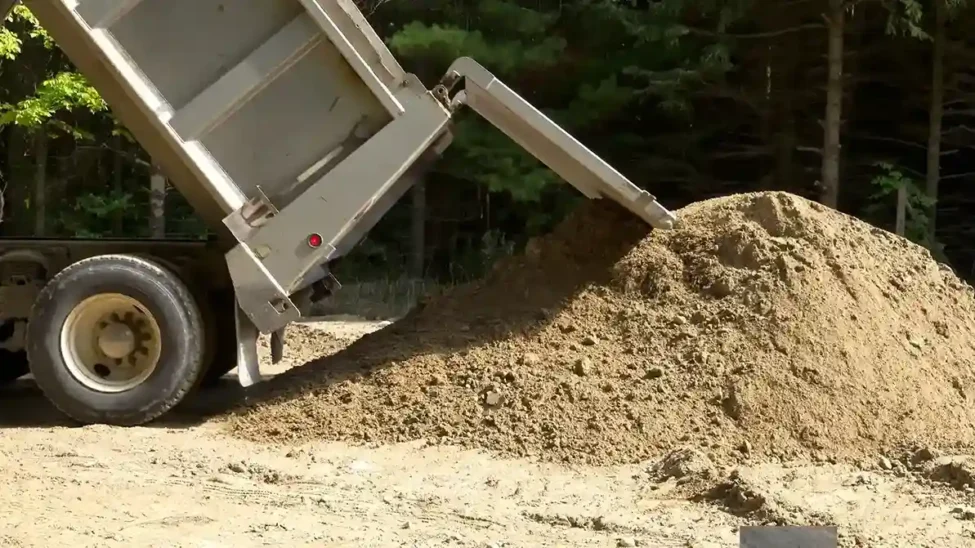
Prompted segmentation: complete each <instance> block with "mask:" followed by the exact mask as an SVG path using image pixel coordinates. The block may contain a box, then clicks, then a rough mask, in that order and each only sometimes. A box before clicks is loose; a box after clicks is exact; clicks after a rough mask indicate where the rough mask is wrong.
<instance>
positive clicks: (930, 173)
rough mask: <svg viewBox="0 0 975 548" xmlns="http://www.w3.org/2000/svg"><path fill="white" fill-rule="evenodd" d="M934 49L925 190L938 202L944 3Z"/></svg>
mask: <svg viewBox="0 0 975 548" xmlns="http://www.w3.org/2000/svg"><path fill="white" fill-rule="evenodd" d="M934 5H935V8H934V11H935V27H934V49H933V52H932V55H931V108H930V110H929V112H928V166H927V173H926V175H927V177H926V178H927V181H926V183H927V184H926V185H925V187H926V190H927V194H928V197H929V198H931V200H935V201H936V200H937V199H938V183H939V182H940V180H941V119H942V116H943V115H944V95H945V86H944V84H945V82H944V56H945V12H946V11H947V9H946V6H945V1H944V0H936V1H935V3H934ZM937 212H938V206H937V203H934V204H932V205H931V208H930V209H929V210H928V238H927V240H928V245H929V246H930V245H933V244H934V241H935V239H934V231H935V220H936V219H935V218H936V217H937Z"/></svg>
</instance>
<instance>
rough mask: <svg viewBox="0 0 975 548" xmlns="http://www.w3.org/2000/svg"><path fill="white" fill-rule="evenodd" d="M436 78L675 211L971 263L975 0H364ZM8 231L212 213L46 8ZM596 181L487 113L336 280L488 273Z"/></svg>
mask: <svg viewBox="0 0 975 548" xmlns="http://www.w3.org/2000/svg"><path fill="white" fill-rule="evenodd" d="M360 7H361V9H362V10H363V12H364V13H366V14H367V16H368V18H369V20H370V21H371V22H372V24H373V25H374V26H375V27H376V29H377V30H378V31H379V33H380V35H382V36H383V38H384V39H385V40H386V41H387V43H388V45H389V47H390V49H391V50H392V51H393V53H394V54H395V55H396V56H397V57H398V58H399V60H400V61H401V63H402V64H403V65H404V67H405V68H406V69H407V70H409V71H412V72H414V73H416V74H417V75H418V76H419V77H420V78H421V79H422V80H423V81H424V82H425V83H427V84H428V85H432V84H433V83H436V81H437V80H439V78H440V77H441V75H442V74H443V73H444V71H445V70H446V68H447V66H448V65H449V63H450V62H451V61H453V60H454V59H455V58H456V57H458V56H461V55H470V56H472V57H474V58H475V59H477V60H478V61H480V62H481V63H482V64H484V65H486V66H487V67H488V68H489V69H491V70H492V71H494V72H495V73H496V74H497V75H498V76H499V77H500V78H501V79H503V80H504V81H505V82H506V83H507V84H508V85H510V86H511V87H512V88H514V89H515V90H516V91H518V92H519V93H521V94H523V95H524V96H525V97H526V98H527V99H528V100H529V101H531V102H532V103H533V104H534V105H535V106H537V107H539V108H540V109H542V110H544V111H545V112H546V113H548V114H549V115H550V116H552V117H553V118H554V119H555V120H557V121H558V122H559V123H561V124H563V125H564V127H566V129H568V130H569V131H570V132H571V133H572V134H574V135H575V136H576V137H577V138H579V139H580V140H581V141H582V142H583V143H585V144H586V145H587V146H589V147H591V148H592V149H594V150H595V151H596V152H597V153H598V154H600V155H602V156H603V157H604V158H605V159H606V160H607V161H608V162H610V163H611V164H612V165H613V166H614V167H616V168H617V169H619V170H620V171H621V172H623V173H624V174H625V175H626V176H628V177H629V178H630V179H631V180H633V181H634V182H636V183H637V184H639V185H641V186H643V187H645V188H647V189H648V190H649V191H650V192H651V193H653V194H655V195H656V196H657V197H658V199H660V200H661V201H662V202H663V203H664V204H665V205H666V206H667V207H669V208H672V209H676V208H679V207H681V206H683V205H685V204H688V203H690V202H694V201H698V200H702V199H706V198H710V197H714V196H720V195H726V194H730V193H737V192H746V191H753V190H769V189H779V190H786V191H789V192H793V193H796V194H800V195H802V196H806V197H808V198H811V199H815V200H819V201H821V202H823V203H824V204H827V205H829V206H832V207H836V208H838V209H840V210H841V211H843V212H846V213H849V214H851V215H855V216H858V217H860V218H862V219H864V220H866V221H868V222H870V223H873V224H875V225H878V226H881V227H884V228H887V229H890V230H893V229H894V223H895V217H896V215H897V209H898V208H897V195H898V192H900V193H902V196H906V198H907V199H906V210H905V211H906V223H905V235H906V236H907V237H909V238H911V239H912V240H914V241H916V242H918V243H920V244H922V245H925V246H927V247H929V248H930V249H931V250H932V253H933V254H934V255H935V256H936V257H938V258H940V259H941V260H944V261H946V262H948V263H949V264H950V265H951V266H953V267H954V268H955V269H956V270H957V271H958V272H959V274H960V275H962V276H965V277H968V278H970V279H971V278H972V277H973V276H975V241H973V233H975V221H973V215H972V203H973V201H975V191H973V184H975V146H973V145H975V68H973V67H972V65H973V61H975V32H972V33H969V32H968V31H969V30H973V31H975V6H969V5H968V4H967V3H966V1H964V0H659V1H648V0H633V1H628V2H620V1H602V0H588V1H580V0H563V1H542V0H538V1H514V0H454V1H451V0H409V1H408V0H385V1H383V0H360ZM0 131H2V134H0V174H2V180H0V185H2V189H3V197H4V202H5V204H4V209H3V212H4V218H3V223H2V225H0V235H3V236H6V237H15V236H48V237H105V236H126V237H160V236H167V237H202V236H203V234H204V231H205V227H203V225H202V224H201V223H200V222H199V221H198V220H197V219H196V218H195V217H194V215H193V213H192V211H191V210H190V208H189V207H188V206H187V205H186V203H185V202H184V201H183V200H182V198H181V197H180V196H179V194H178V193H177V192H176V191H175V190H174V189H172V188H171V187H170V186H169V185H168V184H167V181H166V180H165V177H163V176H162V175H161V174H160V173H158V172H157V171H156V170H155V169H154V168H153V164H152V161H151V159H150V158H148V157H147V156H146V154H145V152H144V151H142V150H141V148H140V147H139V145H138V144H137V143H136V142H135V141H134V140H133V139H132V138H131V136H130V135H129V134H128V133H127V132H126V131H125V129H124V128H122V127H119V126H118V125H117V124H116V123H115V121H114V119H113V117H112V115H111V112H110V111H109V110H108V109H107V107H106V106H105V104H104V103H103V102H102V100H101V98H100V97H99V96H98V94H97V92H95V91H94V90H93V89H92V88H91V87H90V86H88V84H87V83H86V81H85V79H84V78H83V77H82V76H81V75H79V74H77V73H76V72H75V71H74V69H73V67H72V66H71V65H70V63H68V62H67V60H66V58H65V57H64V55H63V54H61V52H60V51H59V50H58V49H57V46H56V45H55V44H54V43H53V42H51V40H50V38H49V37H47V35H46V34H45V33H44V32H43V29H42V28H41V27H40V26H39V25H38V24H37V21H36V20H34V18H33V17H32V15H31V14H30V12H29V11H28V10H27V9H25V8H23V7H18V8H16V10H15V12H14V13H12V14H11V16H10V17H9V19H8V21H7V25H6V27H5V29H4V31H3V32H2V34H0ZM579 199H581V198H580V195H579V194H578V193H577V192H576V191H575V190H574V189H573V188H572V187H569V186H568V185H566V184H564V183H562V182H561V181H559V180H558V178H557V177H555V176H554V175H553V174H552V173H551V172H549V171H548V170H547V169H546V168H545V167H544V166H542V165H541V164H539V163H538V162H537V161H535V160H534V159H532V158H531V157H530V156H528V155H527V154H526V153H524V152H523V151H521V150H520V149H519V148H518V147H517V146H516V145H515V144H514V143H512V142H510V141H509V140H508V139H507V138H506V137H505V136H504V135H502V134H501V133H500V132H498V131H496V130H494V129H493V128H491V127H489V126H488V125H487V124H486V123H484V122H483V121H481V120H479V119H477V118H476V117H475V116H473V115H463V116H461V117H460V118H459V120H458V129H457V132H456V139H455V142H454V144H453V145H452V146H451V148H449V149H448V151H447V153H446V155H445V157H444V158H443V159H442V160H441V161H440V162H439V163H437V164H436V166H435V168H434V171H433V172H431V173H430V175H429V177H428V178H427V179H426V181H425V183H424V184H422V185H420V186H418V187H417V188H415V189H414V190H413V191H412V192H411V193H410V194H407V195H406V196H405V197H404V198H403V200H401V202H400V203H399V204H397V206H396V207H395V208H394V209H393V211H392V212H391V213H390V214H389V215H388V216H387V217H386V218H384V219H383V220H382V221H381V222H380V224H379V225H378V226H377V227H376V229H374V230H373V231H372V233H371V234H370V235H369V236H368V237H367V239H366V240H365V241H364V242H363V243H362V244H361V245H360V246H359V248H358V249H357V250H356V251H355V254H354V256H351V257H350V258H349V260H348V261H346V262H345V263H343V265H342V266H341V268H342V270H343V272H342V275H340V276H339V278H340V279H343V276H345V280H348V278H349V277H352V278H353V279H356V280H367V279H374V278H390V277H397V276H401V275H402V276H406V277H409V278H412V279H419V278H423V279H429V280H436V281H438V282H440V283H450V282H457V281H463V280H466V279H470V278H472V277H477V276H479V275H481V274H482V273H483V272H484V270H485V269H486V268H487V267H488V266H490V264H491V263H492V262H493V260H494V259H496V258H497V257H498V256H499V255H502V254H506V253H511V252H512V251H515V250H517V249H518V247H519V246H520V245H521V244H522V243H523V242H524V241H525V240H526V239H527V238H529V237H531V236H533V235H536V234H538V233H540V232H544V231H546V230H548V229H549V228H550V227H551V226H552V225H553V224H554V223H555V222H557V221H558V220H559V219H560V218H561V217H562V216H563V215H564V214H565V213H566V212H567V211H568V210H569V209H570V208H571V207H573V205H574V204H575V203H576V202H577V201H578V200H579Z"/></svg>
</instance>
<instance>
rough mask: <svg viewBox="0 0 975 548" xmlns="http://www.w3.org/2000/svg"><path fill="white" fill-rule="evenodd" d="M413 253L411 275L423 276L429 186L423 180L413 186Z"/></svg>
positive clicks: (418, 277)
mask: <svg viewBox="0 0 975 548" xmlns="http://www.w3.org/2000/svg"><path fill="white" fill-rule="evenodd" d="M412 194H413V213H412V218H411V228H412V231H411V232H412V246H411V248H412V253H411V256H410V277H411V278H413V279H414V280H419V279H421V278H423V267H424V263H425V259H426V224H427V187H426V184H425V183H424V182H423V181H420V182H418V183H417V184H416V185H415V186H414V187H413V191H412Z"/></svg>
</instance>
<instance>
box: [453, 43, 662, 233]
mask: <svg viewBox="0 0 975 548" xmlns="http://www.w3.org/2000/svg"><path fill="white" fill-rule="evenodd" d="M451 73H453V74H455V75H459V76H463V77H464V90H463V91H462V92H460V93H458V94H457V96H455V97H454V101H455V102H456V104H457V105H460V104H467V105H469V106H470V107H471V108H472V109H474V111H476V112H477V113H478V114H480V115H481V116H482V117H484V119H485V120H487V121H488V122H490V123H491V124H492V125H494V127H496V128H498V129H500V130H501V131H502V132H504V133H505V134H506V135H507V136H508V137H510V138H511V139H512V140H513V141H515V142H516V143H518V144H519V145H521V146H522V147H523V148H524V149H525V150H527V151H528V152H530V153H531V154H532V156H534V157H535V158H537V159H538V160H539V161H541V162H542V163H543V164H545V165H547V166H548V167H549V169H551V170H552V171H554V172H556V173H558V174H559V176H560V177H562V178H563V179H565V181H566V182H568V183H569V184H571V185H572V186H574V187H576V188H577V189H578V190H579V191H580V192H582V193H583V194H585V195H586V197H588V198H602V197H607V198H610V199H612V200H613V201H615V202H617V203H619V204H620V205H622V206H623V207H626V208H627V209H629V210H630V211H631V212H633V213H634V214H635V215H637V216H639V217H640V218H642V219H643V220H645V221H646V222H647V223H649V224H650V225H652V226H654V227H656V228H671V227H673V225H674V223H675V222H676V220H677V217H676V216H675V215H674V214H673V213H671V212H670V211H667V209H665V208H664V207H663V206H662V205H660V204H659V203H658V202H657V200H656V198H654V197H653V195H651V194H650V193H649V192H646V191H645V190H643V189H641V188H640V187H638V186H636V185H634V184H633V183H632V182H630V181H629V180H628V179H627V178H626V177H624V176H623V175H622V174H621V173H620V172H619V171H617V170H615V169H613V167H612V166H610V165H609V164H607V163H606V162H605V161H604V160H603V159H602V158H600V157H599V156H597V155H596V154H595V153H593V152H592V151H591V150H589V149H588V148H586V147H585V146H584V145H583V144H582V143H580V142H579V141H578V140H576V139H575V138H574V137H572V135H570V134H569V133H568V132H566V131H565V130H564V129H562V128H561V127H559V126H558V124H556V123H555V122H553V121H552V120H551V119H550V118H549V117H547V116H545V115H544V114H543V113H542V112H540V111H539V110H538V109H536V108H535V107H533V106H532V105H531V104H530V103H528V101H525V99H523V98H522V97H521V96H519V95H518V94H517V93H515V92H514V91H513V90H512V89H511V88H509V87H508V86H506V85H504V84H503V83H501V81H499V80H498V79H497V78H495V76H494V75H493V74H491V73H490V72H489V71H488V70H487V69H485V68H484V67H482V66H481V65H479V64H478V63H477V62H475V61H474V60H473V59H470V58H467V57H462V58H460V59H458V60H456V61H454V63H453V64H452V65H451V66H450V69H449V71H448V74H451Z"/></svg>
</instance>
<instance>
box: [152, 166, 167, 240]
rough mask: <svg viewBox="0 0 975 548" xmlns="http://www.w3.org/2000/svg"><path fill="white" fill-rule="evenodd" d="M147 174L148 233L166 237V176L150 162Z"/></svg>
mask: <svg viewBox="0 0 975 548" xmlns="http://www.w3.org/2000/svg"><path fill="white" fill-rule="evenodd" d="M151 169H152V171H151V172H150V173H151V175H150V176H149V235H150V236H151V237H153V238H165V237H166V176H165V175H163V174H162V172H161V171H159V168H158V167H156V164H155V163H153V164H152V168H151Z"/></svg>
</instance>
